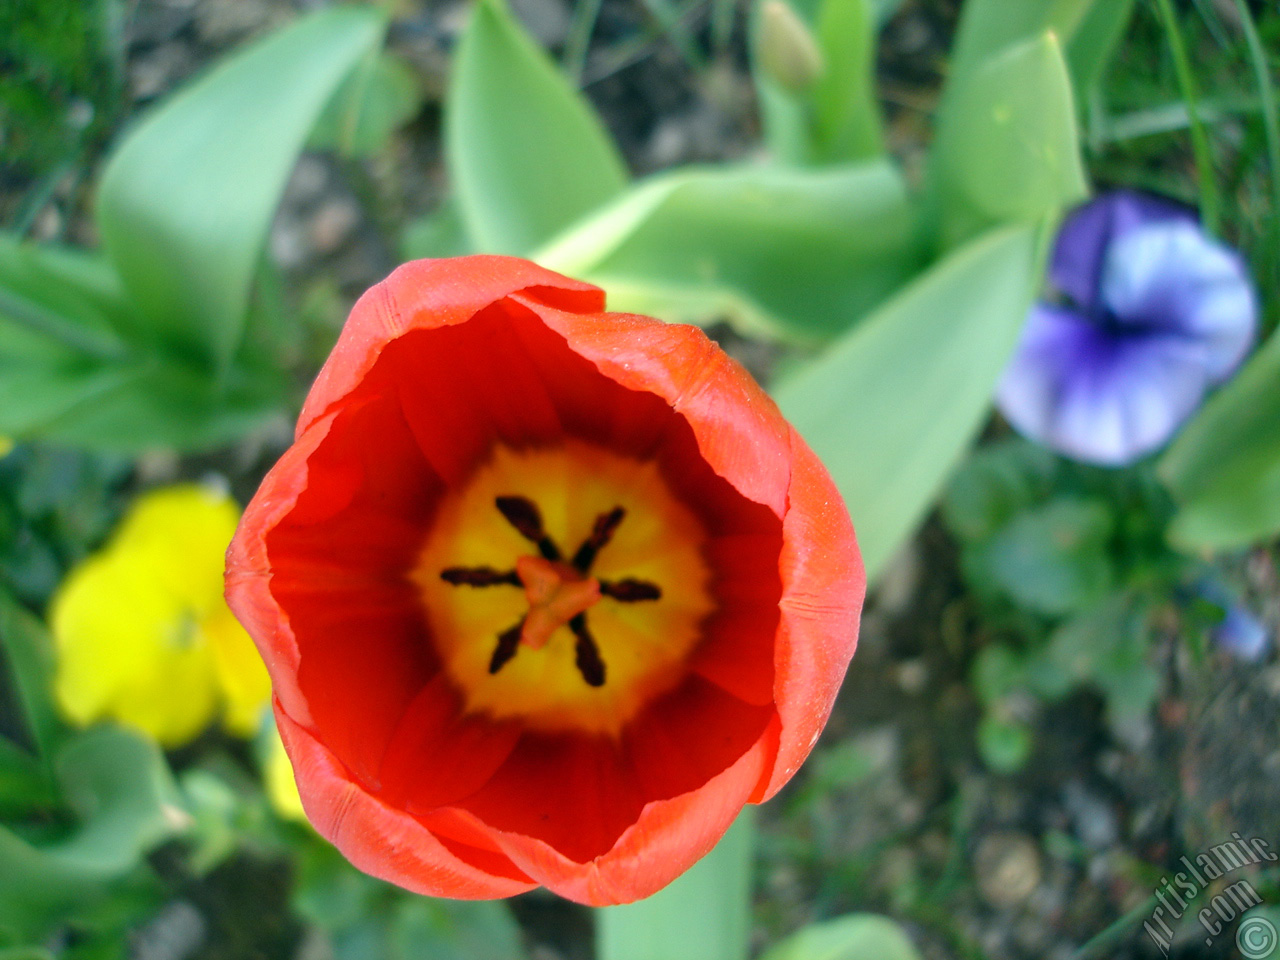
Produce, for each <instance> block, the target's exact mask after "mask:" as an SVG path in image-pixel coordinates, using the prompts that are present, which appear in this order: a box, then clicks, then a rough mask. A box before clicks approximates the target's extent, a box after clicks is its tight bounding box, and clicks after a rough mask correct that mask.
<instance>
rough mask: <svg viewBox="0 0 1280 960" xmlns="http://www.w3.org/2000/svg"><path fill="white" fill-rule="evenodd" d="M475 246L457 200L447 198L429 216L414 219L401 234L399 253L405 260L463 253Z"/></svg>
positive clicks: (455, 255) (468, 251) (453, 255)
mask: <svg viewBox="0 0 1280 960" xmlns="http://www.w3.org/2000/svg"><path fill="white" fill-rule="evenodd" d="M473 249H474V245H473V244H472V242H471V238H470V237H468V236H467V228H466V227H465V226H464V225H463V223H462V216H461V215H460V214H459V213H458V207H457V204H455V203H452V202H450V201H448V200H446V201H445V202H443V203H442V204H440V206H438V207H437V208H436V209H435V210H434V211H432V212H431V213H430V214H428V215H427V216H425V217H419V218H418V219H417V220H411V221H410V222H409V223H408V224H406V225H405V228H404V233H403V234H401V236H400V256H402V257H403V258H404V259H406V260H421V259H423V258H434V257H460V256H462V255H464V254H468V253H471V252H472V250H473Z"/></svg>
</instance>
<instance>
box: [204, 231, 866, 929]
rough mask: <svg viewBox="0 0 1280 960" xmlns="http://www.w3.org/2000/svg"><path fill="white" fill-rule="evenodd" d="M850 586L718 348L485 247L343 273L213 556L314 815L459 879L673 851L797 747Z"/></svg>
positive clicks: (351, 841) (572, 892)
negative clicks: (240, 509)
mask: <svg viewBox="0 0 1280 960" xmlns="http://www.w3.org/2000/svg"><path fill="white" fill-rule="evenodd" d="M863 590H864V575H863V570H862V563H861V559H860V556H859V554H858V550H857V545H856V542H855V540H854V534H853V528H852V526H851V524H850V521H849V517H848V515H847V512H846V510H845V507H844V504H843V502H842V501H841V499H840V495H839V493H838V492H837V490H836V488H835V486H834V484H833V483H832V481H831V479H830V477H829V476H828V474H827V472H826V470H825V469H824V468H823V467H822V465H821V464H820V463H819V462H818V460H817V459H816V457H815V456H814V454H813V453H812V452H811V451H810V450H809V448H808V446H806V445H805V443H804V441H803V440H801V439H800V437H799V436H798V435H797V434H796V432H795V431H794V430H793V429H792V428H791V427H790V426H789V425H788V424H787V423H786V421H784V420H783V419H782V417H781V415H780V414H779V412H778V409H777V407H776V406H775V405H774V404H773V402H772V401H771V400H770V399H769V398H768V396H767V395H766V394H765V393H764V392H763V391H762V390H761V389H760V388H759V387H758V386H757V385H756V384H755V382H754V381H752V380H751V378H750V376H749V375H748V374H747V373H746V372H745V371H744V370H743V369H742V368H741V367H740V366H738V364H737V363H735V362H734V361H733V360H731V359H729V358H728V357H727V356H726V355H725V354H724V353H723V352H722V351H721V350H720V349H719V348H718V347H717V346H716V345H715V344H713V343H712V342H711V341H710V340H708V339H707V337H706V336H705V335H704V334H703V333H702V332H701V331H699V330H697V329H696V328H693V327H688V326H678V325H667V324H663V323H661V322H659V321H657V320H653V319H651V318H647V317H637V316H629V315H621V314H611V313H605V312H604V294H603V292H602V291H600V290H599V289H597V288H595V287H592V286H589V285H587V284H584V283H580V282H577V281H574V280H570V279H567V278H565V277H562V276H560V275H558V274H554V273H551V272H549V271H547V270H543V269H541V268H540V267H537V266H535V265H534V264H532V263H529V262H527V261H523V260H519V259H514V258H509V257H492V256H477V257H465V258H459V259H455V260H424V261H417V262H415V263H410V264H407V265H405V266H403V267H401V268H400V269H398V270H396V271H395V272H394V273H393V274H392V275H391V276H390V277H389V278H388V279H387V280H386V281H384V282H383V283H381V284H378V285H377V286H375V287H374V288H373V289H372V290H370V291H369V292H368V293H366V294H365V295H364V296H363V297H362V298H361V299H360V301H359V302H358V303H357V304H356V306H355V308H354V310H353V312H352V314H351V317H350V319H349V320H348V322H347V324H346V326H345V328H344V329H343V331H342V334H341V336H340V338H339V340H338V343H337V345H336V347H335V348H334V350H333V353H332V355H331V356H330V357H329V359H328V361H327V362H326V363H325V365H324V368H323V369H322V370H321V372H320V375H319V377H318V378H317V380H316V382H315V384H314V386H313V387H312V389H311V393H310V395H309V396H308V398H307V401H306V404H305V405H304V407H303V411H302V415H301V418H300V419H299V422H298V428H297V433H296V437H295V441H294V444H293V446H292V447H291V448H290V449H289V450H288V451H287V452H286V453H285V454H284V456H283V457H282V458H281V460H280V461H279V462H278V463H277V464H276V466H275V467H274V468H273V469H272V470H271V472H270V473H269V474H268V475H267V477H266V478H265V480H264V481H263V483H262V486H261V487H260V489H259V490H258V493H257V494H256V495H255V497H254V498H253V500H252V502H251V503H250V504H249V506H248V508H247V509H246V512H245V515H244V518H243V520H242V521H241V524H240V527H239V529H238V530H237V532H236V536H235V538H234V540H233V542H232V545H231V549H230V551H229V552H228V558H227V598H228V600H229V601H230V604H231V607H232V609H233V610H234V611H235V612H236V614H237V616H238V617H239V618H240V620H241V622H242V623H243V624H244V625H245V626H246V628H247V629H248V631H249V633H250V635H251V636H252V637H253V638H254V640H255V641H256V643H257V644H258V648H259V650H260V651H261V653H262V655H263V658H264V659H265V661H266V664H267V668H268V670H269V671H270V673H271V677H272V683H273V689H274V693H275V711H276V718H277V724H278V727H279V729H280V733H281V735H282V737H283V740H284V744H285V747H286V749H287V751H288V754H289V757H290V759H291V760H292V762H293V768H294V772H295V775H296V778H297V784H298V788H299V791H300V794H301V797H302V802H303V806H304V807H305V809H306V812H307V816H308V818H309V819H310V821H311V823H312V825H313V826H314V827H315V828H316V829H317V830H318V831H319V832H320V833H321V834H322V835H323V836H325V837H326V838H328V839H329V840H330V841H332V842H333V843H334V844H335V845H336V846H337V847H338V849H339V850H341V851H342V852H343V853H344V854H345V855H346V856H347V858H348V859H349V860H351V862H352V863H354V864H355V865H356V866H357V867H359V868H361V869H362V870H365V871H366V872H368V873H370V874H373V875H375V876H378V877H381V878H383V879H386V880H389V881H392V882H394V883H397V884H399V885H401V886H403V887H407V888H408V889H410V890H414V891H417V892H420V893H425V894H430V895H436V896H446V897H454V898H466V899H481V898H493V897H505V896H510V895H512V894H517V893H521V892H523V891H526V890H529V889H531V888H533V887H535V886H538V885H543V886H546V887H548V888H550V889H551V890H553V891H555V892H556V893H559V894H561V895H562V896H564V897H567V898H570V899H573V900H576V901H579V902H582V903H588V904H594V905H602V904H610V903H622V902H628V901H632V900H636V899H639V898H641V897H644V896H647V895H649V894H651V893H653V892H654V891H656V890H658V889H659V888H661V887H662V886H664V885H665V884H667V883H668V882H670V881H671V880H672V879H674V878H675V877H676V876H678V875H679V874H680V873H681V872H683V871H684V870H685V869H687V868H688V867H689V866H690V865H692V864H693V863H694V862H695V861H696V860H698V859H699V858H700V857H701V856H702V855H704V854H705V853H706V852H707V851H708V850H710V849H711V847H712V846H713V845H714V844H715V842H716V841H717V840H718V839H719V838H720V836H721V835H722V834H723V833H724V831H725V830H726V829H727V828H728V826H729V825H730V823H731V822H732V821H733V819H734V818H735V816H736V815H737V814H738V812H739V811H740V809H741V808H742V807H743V805H744V804H746V803H748V802H758V801H761V800H764V799H766V798H768V797H770V796H772V795H773V794H774V793H776V792H777V791H778V789H779V788H780V787H781V786H782V785H783V784H784V783H786V781H787V780H788V779H789V778H790V777H791V776H792V774H794V773H795V771H796V769H797V768H798V767H799V765H800V763H801V762H802V761H803V760H804V758H805V756H806V755H807V754H808V753H809V751H810V749H811V748H812V747H813V744H814V742H815V741H816V740H817V738H818V734H819V733H820V732H821V730H822V727H823V725H824V723H825V722H826V719H827V716H828V714H829V712H830V710H831V707H832V703H833V701H834V698H835V695H836V691H837V689H838V687H839V685H840V682H841V679H842V677H843V674H844V671H845V668H846V666H847V664H848V662H849V658H850V657H851V656H852V654H853V649H854V644H855V641H856V634H857V623H858V614H859V611H860V608H861V603H862V596H863Z"/></svg>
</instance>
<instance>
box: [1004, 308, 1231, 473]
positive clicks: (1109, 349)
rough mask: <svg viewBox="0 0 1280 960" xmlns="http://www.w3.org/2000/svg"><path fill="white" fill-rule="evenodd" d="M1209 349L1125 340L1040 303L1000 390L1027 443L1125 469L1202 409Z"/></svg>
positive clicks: (1150, 339) (1143, 339)
mask: <svg viewBox="0 0 1280 960" xmlns="http://www.w3.org/2000/svg"><path fill="white" fill-rule="evenodd" d="M1202 352H1203V351H1202V349H1201V348H1200V346H1199V345H1198V344H1196V343H1194V342H1188V341H1184V340H1181V339H1179V338H1170V337H1124V338H1117V337H1115V336H1113V335H1112V334H1111V333H1110V332H1109V331H1107V330H1106V329H1104V328H1103V327H1101V326H1099V325H1097V324H1095V323H1093V322H1092V321H1090V320H1089V319H1088V318H1086V317H1083V316H1080V315H1079V314H1076V313H1074V312H1073V311H1071V310H1068V309H1065V308H1061V307H1053V306H1049V305H1046V304H1038V305H1037V306H1036V307H1034V308H1033V309H1032V312H1031V316H1030V318H1029V320H1028V322H1027V326H1026V328H1025V330H1024V332H1023V336H1022V340H1021V342H1020V343H1019V345H1018V349H1017V351H1016V352H1015V354H1014V358H1013V360H1012V362H1011V363H1010V364H1009V366H1008V368H1007V369H1006V370H1005V373H1004V376H1003V378H1002V379H1001V382H1000V385H999V387H998V388H997V393H996V402H997V405H998V406H999V408H1000V411H1001V413H1003V414H1004V416H1005V418H1006V419H1007V420H1008V421H1009V422H1010V423H1011V424H1013V426H1014V427H1015V428H1016V429H1017V430H1018V431H1019V432H1021V433H1023V434H1024V435H1026V436H1029V437H1031V438H1032V439H1034V440H1037V441H1038V442H1040V443H1043V444H1044V445H1045V446H1047V447H1050V448H1052V449H1054V450H1057V451H1059V452H1060V453H1063V454H1066V455H1067V456H1069V457H1072V458H1074V459H1077V460H1082V461H1085V462H1088V463H1096V464H1099V465H1104V466H1121V465H1124V464H1127V463H1131V462H1133V461H1134V460H1137V459H1138V458H1140V457H1142V456H1144V455H1146V454H1148V453H1150V452H1152V451H1153V450H1156V449H1158V448H1159V447H1160V446H1162V445H1163V444H1164V443H1165V442H1166V441H1167V440H1168V439H1169V437H1170V436H1172V434H1173V432H1174V431H1175V430H1176V429H1177V428H1178V426H1179V425H1181V423H1182V422H1183V421H1184V420H1186V419H1187V417H1189V416H1190V415H1191V413H1192V412H1193V411H1194V410H1195V409H1196V407H1197V406H1199V404H1200V401H1201V399H1202V397H1203V395H1204V391H1205V389H1206V387H1207V382H1208V381H1207V377H1206V374H1205V371H1204V366H1203V363H1202Z"/></svg>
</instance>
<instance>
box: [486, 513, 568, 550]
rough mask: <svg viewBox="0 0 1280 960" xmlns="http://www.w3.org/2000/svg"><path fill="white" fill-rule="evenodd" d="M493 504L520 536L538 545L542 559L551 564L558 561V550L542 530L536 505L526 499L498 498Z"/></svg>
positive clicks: (540, 514)
mask: <svg viewBox="0 0 1280 960" xmlns="http://www.w3.org/2000/svg"><path fill="white" fill-rule="evenodd" d="M494 503H495V504H496V505H497V507H498V512H499V513H501V514H502V515H503V516H504V517H506V519H507V522H508V523H509V524H511V525H512V526H513V527H515V528H516V530H518V531H519V532H520V536H522V537H524V538H525V539H526V540H529V541H532V542H533V543H536V544H537V545H538V552H539V553H540V554H542V559H544V560H551V561H553V562H554V561H556V560H559V559H560V548H559V547H557V546H556V545H555V543H554V542H553V541H552V539H551V538H550V537H549V536H547V533H546V531H545V530H543V529H542V513H541V512H540V511H539V510H538V505H537V504H536V503H534V502H533V501H532V500H530V499H529V498H528V497H498V498H497V499H496V500H495V501H494Z"/></svg>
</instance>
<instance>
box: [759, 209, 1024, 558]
mask: <svg viewBox="0 0 1280 960" xmlns="http://www.w3.org/2000/svg"><path fill="white" fill-rule="evenodd" d="M1038 233H1039V231H1038V230H1037V229H1036V228H1035V227H1032V226H1027V225H1023V226H1016V227H1005V228H1001V229H998V230H993V231H991V232H989V233H987V234H986V235H984V236H982V237H979V238H978V239H977V240H974V241H971V242H970V243H968V244H966V245H965V246H964V247H962V248H960V249H959V250H957V251H955V252H954V253H952V254H950V255H949V256H947V257H946V258H945V259H943V260H942V261H940V262H939V263H938V264H936V265H935V266H933V267H932V268H930V269H929V270H928V271H926V272H925V273H924V274H922V275H921V276H920V277H919V279H917V280H915V281H914V282H913V283H911V284H910V285H909V286H908V287H906V288H905V289H904V290H903V291H902V292H901V293H900V294H899V295H898V296H896V297H895V298H894V299H893V300H891V301H890V302H889V303H887V304H885V305H884V306H883V307H881V308H880V309H879V310H877V311H876V312H875V313H874V314H872V316H870V317H868V318H867V319H866V320H864V321H863V322H862V323H861V324H860V325H859V326H858V327H857V328H855V329H854V330H853V331H851V332H850V333H848V334H847V335H845V336H844V337H843V338H841V339H840V340H839V341H837V342H836V344H835V345H834V346H833V347H832V348H831V349H830V350H829V351H828V352H827V353H826V354H825V355H824V356H822V357H821V358H819V359H818V360H817V361H816V362H815V363H813V364H811V365H810V366H808V367H806V368H804V369H802V370H800V371H799V372H798V373H797V374H795V375H794V376H792V377H791V378H789V379H787V380H785V381H784V382H783V383H782V384H781V385H780V386H779V387H778V389H777V390H776V391H775V396H776V398H777V400H778V403H779V405H780V406H781V407H782V410H783V413H785V414H786V415H787V417H788V418H789V419H790V420H791V422H792V423H793V424H795V426H796V428H797V429H798V430H799V431H800V433H801V434H802V435H803V436H804V437H805V439H806V440H807V441H808V442H809V444H810V445H811V446H812V447H813V449H814V450H815V451H816V452H817V454H818V456H820V457H821V458H822V460H823V462H824V463H826V465H827V469H828V470H830V471H831V476H832V477H833V478H834V480H835V482H836V484H837V486H839V488H840V491H841V493H842V494H843V495H844V499H845V503H846V504H847V505H848V507H849V513H850V515H851V516H852V517H853V522H854V526H855V527H856V528H857V531H858V540H859V543H860V544H861V546H862V556H863V560H864V561H865V562H866V565H867V573H868V575H869V576H871V577H874V576H875V575H876V574H878V573H879V572H880V570H881V569H882V568H883V566H884V564H885V562H886V561H887V560H888V559H889V558H890V557H891V556H892V555H893V553H894V552H895V551H896V550H897V549H898V547H899V546H900V545H901V544H902V543H903V541H904V540H906V538H907V537H908V536H909V535H910V534H911V532H912V530H913V529H914V528H915V526H916V524H917V523H919V521H920V520H921V518H922V517H923V516H924V514H925V511H926V510H928V508H929V505H930V504H931V503H932V502H933V499H934V497H936V496H937V494H938V492H939V490H940V489H941V487H942V485H943V483H944V482H945V481H946V478H947V476H948V475H949V474H950V473H951V470H952V469H953V468H954V467H955V465H956V463H957V462H958V461H959V459H960V456H961V454H962V453H963V452H964V450H965V448H966V447H967V446H968V445H969V443H970V441H971V440H972V439H973V437H974V435H975V434H976V433H977V431H978V429H979V428H980V427H981V425H982V423H983V422H984V421H985V419H986V417H987V413H988V410H989V408H990V402H991V394H992V390H993V388H994V386H995V383H996V380H997V378H998V377H999V376H1000V372H1001V371H1002V370H1003V369H1004V365H1005V362H1006V361H1007V360H1008V357H1009V354H1010V352H1011V351H1012V350H1013V345H1014V343H1015V342H1016V340H1017V337H1018V333H1019V331H1020V330H1021V329H1022V324H1023V322H1024V320H1025V319H1026V313H1027V309H1028V307H1029V306H1030V304H1031V299H1032V296H1033V293H1034V291H1035V288H1036V285H1037V273H1038V269H1037V267H1038V262H1039V246H1040V244H1039V237H1038Z"/></svg>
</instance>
